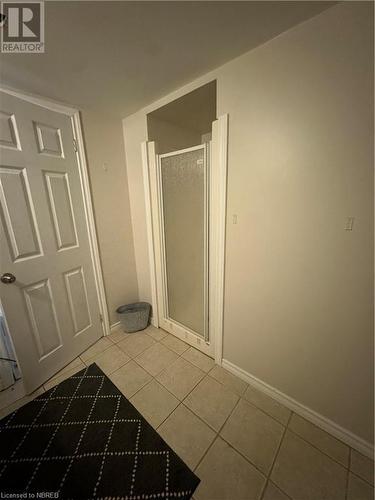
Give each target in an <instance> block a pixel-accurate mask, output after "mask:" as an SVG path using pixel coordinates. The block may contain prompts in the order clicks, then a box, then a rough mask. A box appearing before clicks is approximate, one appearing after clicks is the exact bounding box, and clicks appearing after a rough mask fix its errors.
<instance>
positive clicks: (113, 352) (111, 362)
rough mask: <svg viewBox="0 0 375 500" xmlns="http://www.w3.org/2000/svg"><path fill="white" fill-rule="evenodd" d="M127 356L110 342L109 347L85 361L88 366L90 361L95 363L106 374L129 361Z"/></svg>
mask: <svg viewBox="0 0 375 500" xmlns="http://www.w3.org/2000/svg"><path fill="white" fill-rule="evenodd" d="M129 359H130V358H129V356H128V355H127V354H125V353H124V351H122V350H121V349H119V348H118V347H117V345H114V344H112V346H111V347H109V348H108V349H106V350H105V351H103V352H102V353H100V354H99V355H98V356H95V357H94V358H90V359H88V360H87V361H86V364H87V365H88V366H89V365H90V364H91V363H96V364H97V365H98V366H99V368H100V369H101V370H102V371H103V372H104V373H105V374H106V375H110V374H111V373H112V372H114V371H115V370H117V369H118V368H120V367H121V366H123V365H124V364H125V363H127V362H128V361H129Z"/></svg>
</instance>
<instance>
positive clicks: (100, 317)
mask: <svg viewBox="0 0 375 500" xmlns="http://www.w3.org/2000/svg"><path fill="white" fill-rule="evenodd" d="M99 319H100V322H101V323H104V321H103V315H102V314H99Z"/></svg>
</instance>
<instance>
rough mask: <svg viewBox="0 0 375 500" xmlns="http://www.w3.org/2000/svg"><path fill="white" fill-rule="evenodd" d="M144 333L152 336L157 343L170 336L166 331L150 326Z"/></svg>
mask: <svg viewBox="0 0 375 500" xmlns="http://www.w3.org/2000/svg"><path fill="white" fill-rule="evenodd" d="M144 332H145V333H147V335H150V336H151V337H152V338H153V339H154V340H156V341H157V342H159V341H160V340H162V339H163V338H164V337H166V336H167V335H168V333H167V332H166V331H165V330H162V329H161V328H155V327H154V326H153V325H149V326H148V327H147V328H146V330H144Z"/></svg>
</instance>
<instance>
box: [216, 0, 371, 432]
mask: <svg viewBox="0 0 375 500" xmlns="http://www.w3.org/2000/svg"><path fill="white" fill-rule="evenodd" d="M371 19H372V16H371V14H370V13H369V6H364V5H363V4H362V5H361V4H359V3H358V4H356V3H353V4H351V3H344V4H343V5H339V6H337V7H334V8H332V9H329V10H328V11H326V12H325V13H323V14H321V15H319V16H318V17H317V18H315V19H313V20H311V21H310V22H306V23H304V24H302V25H300V26H299V27H296V28H295V29H293V30H291V31H289V32H288V33H285V34H284V35H283V36H280V37H278V38H277V39H276V40H274V41H272V42H270V43H268V44H266V45H264V46H263V47H261V48H259V49H257V50H254V51H253V52H251V53H249V54H248V55H247V56H245V57H243V58H241V59H237V60H235V61H233V62H232V63H230V64H228V65H226V66H225V67H224V68H223V69H222V71H221V74H220V84H219V85H218V93H219V94H218V102H219V114H220V113H223V112H229V115H230V134H229V141H230V147H229V178H228V224H227V248H226V269H227V273H226V281H225V311H224V315H225V322H224V330H225V336H224V357H225V359H227V360H229V361H231V362H233V363H235V364H236V365H238V366H240V367H241V368H243V369H244V370H246V371H248V372H250V373H252V374H253V375H255V376H256V377H258V378H260V379H261V380H263V381H265V382H267V383H268V384H270V385H272V386H274V387H277V388H278V389H280V390H281V391H283V392H285V393H287V394H289V395H290V396H292V397H293V398H295V399H296V400H298V401H300V402H302V403H303V404H305V405H307V406H308V407H310V408H312V409H314V410H315V411H317V412H318V413H321V414H323V415H325V416H327V417H329V418H330V419H332V420H334V421H335V422H337V423H338V424H340V425H342V426H343V427H345V428H347V429H350V430H351V431H353V432H354V433H355V434H357V435H359V436H361V437H363V438H365V439H366V440H368V441H372V440H373V435H372V434H373V421H372V410H373V386H372V381H373V341H372V339H373V315H372V308H373V255H374V254H373V217H372V213H373V210H372V207H373V185H374V184H373V161H372V144H373V129H372V113H373V111H372V110H373V99H372V96H373V90H372V67H371V61H372V51H371V47H372V41H371ZM232 214H237V215H238V224H237V225H232V224H231V223H230V220H231V216H232ZM348 216H354V217H355V221H354V227H353V231H352V232H348V231H345V230H344V226H345V220H346V217H348Z"/></svg>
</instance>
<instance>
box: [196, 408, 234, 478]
mask: <svg viewBox="0 0 375 500" xmlns="http://www.w3.org/2000/svg"><path fill="white" fill-rule="evenodd" d="M238 402H239V399H238V401H237V403H236V404H235V405H234V406H233V408H232V411H230V412H229V414H228V416H227V418H226V419H225V420H224V422H223V424H222V425H221V427H220V429H219V430H218V431H217V430H216V429H215V432H216V437H215V438H214V439H213V440H212V443H211V444H210V446H209V447H208V448H207V450H206V451H205V453H204V454H203V455H202V457H201V459H200V460H199V462H198V463H197V465H196V466H195V467H194V472H195V471H196V470H197V468H198V467H199V465H200V464H201V463H202V461H203V459H204V457H205V456H206V455H207V453H208V451H209V450H210V449H211V448H212V446H213V444H214V443H215V441H216V440H217V438H218V437H219V435H220V432H221V430H222V429H223V427H224V425H225V424H226V423H227V421H228V420H229V418H230V417H231V415H232V413H233V412H234V410H235V409H236V408H237V405H238ZM189 409H190V408H189ZM193 413H194V414H195V412H193ZM205 423H206V424H207V422H205ZM210 427H211V426H210ZM220 437H221V436H220ZM236 451H237V450H236Z"/></svg>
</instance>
